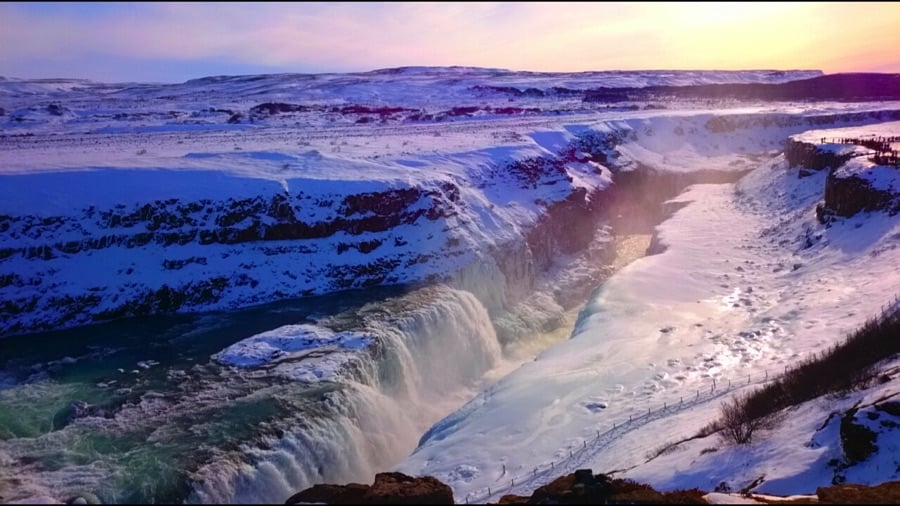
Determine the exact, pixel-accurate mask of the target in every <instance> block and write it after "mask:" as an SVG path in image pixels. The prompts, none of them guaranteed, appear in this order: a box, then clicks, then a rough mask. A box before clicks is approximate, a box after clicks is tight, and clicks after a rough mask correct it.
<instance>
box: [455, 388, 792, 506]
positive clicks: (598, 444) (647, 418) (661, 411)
mask: <svg viewBox="0 0 900 506" xmlns="http://www.w3.org/2000/svg"><path fill="white" fill-rule="evenodd" d="M776 378H777V377H776V376H772V377H769V376H768V374H766V375H764V376H763V377H762V378H761V379H757V380H756V381H752V378H751V382H750V383H742V382H740V383H739V382H729V385H730V386H728V387H725V388H721V387H720V388H718V389H715V390H713V389H710V391H708V392H706V391H699V390H698V393H697V395H696V396H694V397H689V398H688V400H686V401H681V400H680V401H679V402H678V403H677V404H665V405H663V406H660V407H659V408H657V409H655V410H651V411H650V412H648V413H646V414H643V415H640V416H637V417H634V418H631V419H629V420H628V421H626V422H624V423H622V424H620V425H615V426H613V427H612V428H610V429H608V430H606V431H605V432H599V431H598V432H597V437H595V438H594V439H592V440H589V441H585V442H584V446H582V447H581V448H578V449H575V450H572V451H571V453H570V454H569V456H567V457H563V458H562V459H561V460H558V461H553V462H551V463H546V464H541V465H539V466H537V467H535V468H534V471H533V472H532V473H530V474H528V473H526V474H520V475H518V476H513V477H507V476H505V475H502V474H501V476H500V477H498V478H497V480H496V481H498V482H501V481H502V483H500V484H499V485H497V486H495V487H489V488H486V489H482V490H476V491H474V492H470V493H469V494H467V495H466V497H465V499H464V500H465V502H466V504H468V503H486V502H491V501H493V502H496V501H499V500H500V498H501V497H502V496H504V495H506V494H516V495H529V494H531V493H532V492H533V491H534V490H535V489H537V488H538V487H541V486H543V485H546V484H547V483H550V482H551V481H553V480H555V479H556V478H558V477H560V476H565V475H567V474H570V473H573V472H575V471H576V470H578V469H583V468H590V467H591V463H593V462H596V460H597V459H598V457H599V456H600V453H601V452H602V451H603V450H606V449H607V448H609V447H610V446H612V444H613V443H615V442H616V441H617V440H618V439H620V438H621V437H622V436H624V435H625V434H628V433H631V432H634V431H636V430H638V429H640V428H642V427H644V426H645V425H647V424H649V423H651V422H656V421H659V420H664V419H667V418H670V417H672V416H674V415H677V414H679V413H683V412H685V411H688V410H690V409H692V408H696V407H697V406H700V405H704V404H707V403H710V402H712V401H715V400H718V399H722V398H723V397H726V396H728V395H729V394H731V393H733V392H735V391H737V390H739V389H742V388H744V387H746V386H748V385H750V386H759V385H763V384H765V383H768V382H769V381H772V380H774V379H776ZM720 384H721V383H720ZM594 471H595V472H600V471H601V470H598V469H595V470H594ZM507 479H508V480H509V481H508V482H507Z"/></svg>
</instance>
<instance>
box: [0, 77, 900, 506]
mask: <svg viewBox="0 0 900 506" xmlns="http://www.w3.org/2000/svg"><path fill="white" fill-rule="evenodd" d="M830 77H834V76H822V74H821V73H820V72H816V71H746V72H714V71H696V72H682V71H678V72H676V71H672V72H661V71H653V72H650V71H648V72H584V73H572V74H553V73H528V72H512V71H505V70H499V69H480V68H468V67H447V68H431V67H408V68H400V69H387V70H380V71H373V72H368V73H358V74H322V75H302V74H283V75H259V76H218V77H207V78H202V79H196V80H191V81H188V82H185V83H181V84H144V83H124V84H108V83H98V82H91V81H84V80H72V79H45V80H24V79H16V78H0V502H12V503H15V502H20V503H24V502H35V501H39V502H60V501H65V500H66V499H68V498H71V497H75V496H81V497H88V496H92V497H95V498H97V499H98V500H101V501H103V502H155V501H177V502H213V503H216V502H219V503H221V502H284V501H285V499H287V498H288V497H289V496H291V495H292V494H293V493H295V492H297V491H299V490H301V489H303V488H306V487H308V486H311V485H312V484H316V483H343V482H348V481H358V482H364V483H368V482H371V478H372V476H374V474H375V473H376V472H380V471H387V470H399V471H402V472H404V473H407V474H412V475H430V476H434V477H436V478H438V479H440V480H441V481H443V482H445V483H447V484H449V485H450V486H451V487H452V489H453V493H454V496H455V499H456V501H457V502H472V503H478V502H488V501H494V502H495V501H497V500H499V498H500V497H501V496H502V495H505V494H508V493H516V494H523V495H524V494H528V493H530V492H531V491H533V490H534V489H535V488H537V487H539V486H541V485H544V484H546V483H548V482H550V481H551V480H552V479H554V478H556V477H557V476H559V475H562V474H565V473H569V472H572V471H574V470H576V469H582V468H591V469H593V470H594V471H595V472H604V473H611V474H613V475H614V476H616V477H624V478H629V479H634V480H636V481H640V482H644V483H648V484H650V485H652V486H654V487H655V488H657V489H659V490H676V489H685V488H693V487H697V488H700V489H703V490H707V491H712V490H717V491H718V492H720V493H721V494H719V495H715V494H714V495H711V496H709V498H710V500H722V497H724V498H725V500H727V499H728V498H729V497H732V496H727V495H723V494H725V493H727V492H732V491H739V490H752V491H753V492H757V493H762V494H778V495H792V494H812V493H814V492H815V490H816V488H817V487H819V486H826V485H831V484H832V483H836V482H844V481H845V482H847V483H863V484H878V483H882V482H885V481H891V480H900V460H898V457H897V455H900V453H898V451H900V450H898V445H900V431H898V430H897V428H898V427H900V420H897V418H900V411H898V410H897V408H896V403H894V404H890V402H894V401H891V400H890V399H891V398H892V397H893V396H895V395H896V394H897V393H898V392H900V378H898V372H897V371H898V370H900V369H898V367H900V361H898V360H900V359H897V358H894V359H891V360H888V361H887V362H884V363H881V364H880V365H879V366H878V368H879V371H881V372H880V376H881V377H882V378H885V379H884V381H882V382H880V383H878V384H877V385H870V386H868V387H867V388H866V389H864V390H858V391H853V392H850V393H845V394H843V395H834V396H829V397H827V398H825V397H823V398H820V399H815V400H812V401H809V402H806V403H803V404H800V405H797V406H794V407H792V408H790V409H788V410H786V413H784V414H783V416H782V417H781V418H780V419H779V421H778V423H777V424H774V425H772V426H769V427H766V428H765V430H762V431H760V433H759V434H757V435H756V437H754V439H753V442H752V443H751V444H746V445H735V444H731V443H727V442H724V440H723V439H722V438H721V436H720V435H719V434H713V435H707V436H705V437H694V436H695V435H696V434H697V433H698V431H700V430H701V429H702V428H703V427H704V426H706V425H708V424H709V422H711V421H713V420H715V419H716V418H717V417H718V416H719V409H720V406H721V404H722V402H724V401H726V400H727V399H729V398H730V396H732V395H736V394H740V393H743V392H746V391H749V390H752V389H754V388H757V387H759V386H760V385H763V384H766V383H767V382H769V381H771V380H773V379H774V378H777V377H778V375H779V374H781V373H783V372H785V371H787V370H789V369H790V368H791V367H793V366H794V365H795V364H797V363H798V362H799V361H801V360H803V359H805V358H807V357H810V356H813V355H815V354H816V353H819V352H822V351H824V350H826V349H828V348H829V347H830V346H832V345H834V344H836V343H838V342H840V341H841V340H842V339H843V338H844V337H845V336H846V335H848V334H849V333H851V332H853V331H854V330H856V329H857V328H859V327H860V326H862V325H863V324H864V323H865V322H866V321H868V320H870V319H872V318H876V317H881V315H886V317H893V316H891V315H895V314H896V313H897V312H898V311H900V304H898V303H897V299H896V298H897V296H898V295H900V275H898V272H900V247H898V246H900V217H898V213H900V168H898V167H897V165H896V163H894V164H891V163H888V162H887V161H881V162H879V161H873V158H872V153H871V152H870V151H871V150H870V149H868V148H866V147H865V146H861V145H858V144H854V143H851V142H848V141H847V139H851V138H852V139H878V138H882V139H888V141H886V142H887V144H888V145H889V146H892V147H893V149H894V150H897V149H900V100H897V99H900V81H898V79H897V78H896V76H888V77H887V78H885V77H884V76H883V75H882V76H881V77H879V79H893V81H890V80H889V81H885V82H888V84H887V85H884V86H886V87H887V88H886V89H887V91H888V93H887V94H885V95H884V96H873V95H871V94H866V93H862V92H859V93H856V94H855V95H853V96H846V94H844V95H841V93H836V94H835V95H834V96H833V97H832V96H829V95H827V94H824V95H823V92H822V90H823V89H824V88H827V86H825V85H822V86H819V87H817V88H815V89H816V90H818V91H816V93H812V94H811V95H810V96H811V97H812V99H810V98H804V97H803V95H802V94H803V93H807V92H808V90H809V89H810V88H809V86H807V85H805V84H803V83H809V82H822V81H816V80H817V79H828V78H830ZM838 77H840V76H838ZM828 82H834V81H828ZM879 82H882V81H879ZM795 83H800V84H795ZM742 86H743V88H742ZM884 86H882V88H884ZM723 87H724V88H723ZM770 87H771V88H770ZM684 90H700V91H697V92H696V93H695V92H694V91H690V92H686V91H684ZM711 90H714V91H711ZM723 90H724V91H723ZM728 90H739V91H735V92H734V93H733V94H732V95H729V94H728V93H726V91H728ZM767 90H780V91H778V92H777V93H776V92H771V93H772V96H771V97H774V98H771V97H769V98H766V96H765V95H766V93H770V91H767ZM704 94H705V95H704ZM786 97H787V98H786ZM890 139H895V140H893V141H892V140H890ZM888 404H890V406H893V407H892V408H890V407H885V406H886V405H888ZM848 413H849V414H848ZM848 416H849V417H850V418H852V419H853V420H855V421H856V422H857V423H858V424H862V425H864V426H866V427H868V428H869V429H870V430H872V431H874V432H875V434H876V435H877V438H876V440H875V442H874V444H875V445H876V446H877V448H878V451H877V452H875V453H874V454H872V455H870V456H869V457H868V458H866V459H864V460H861V461H859V462H856V461H852V462H851V461H849V460H847V459H846V458H845V454H844V449H843V448H842V442H841V441H842V438H841V419H842V417H843V418H846V417H848Z"/></svg>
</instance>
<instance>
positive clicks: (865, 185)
mask: <svg viewBox="0 0 900 506" xmlns="http://www.w3.org/2000/svg"><path fill="white" fill-rule="evenodd" d="M837 174H838V173H837V172H836V171H831V173H829V174H828V177H827V178H826V179H825V204H824V208H825V209H823V210H822V211H820V212H819V213H818V214H819V221H822V222H825V221H827V220H826V219H825V216H827V215H828V214H835V215H837V216H845V217H848V216H853V215H854V214H856V213H858V212H860V211H887V212H888V213H890V214H891V215H892V216H893V215H894V214H897V213H898V212H900V193H896V192H890V191H887V190H879V189H876V188H873V187H872V185H871V184H870V183H869V182H868V181H866V180H865V179H863V178H862V177H859V176H856V175H850V176H846V177H839V176H838V175H837ZM898 191H900V189H898Z"/></svg>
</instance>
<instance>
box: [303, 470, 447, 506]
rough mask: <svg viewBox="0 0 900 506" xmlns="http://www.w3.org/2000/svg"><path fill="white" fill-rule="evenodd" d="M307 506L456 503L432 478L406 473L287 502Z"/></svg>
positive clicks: (318, 488)
mask: <svg viewBox="0 0 900 506" xmlns="http://www.w3.org/2000/svg"><path fill="white" fill-rule="evenodd" d="M304 503H325V504H453V491H452V490H451V489H450V487H448V486H447V485H445V484H444V483H441V482H440V480H438V479H437V478H433V477H431V476H423V477H419V478H413V477H412V476H407V475H405V474H403V473H378V474H377V475H375V483H373V484H372V485H363V484H361V483H350V484H348V485H315V486H313V487H311V488H308V489H306V490H304V491H302V492H300V493H297V494H294V495H293V496H291V497H290V498H289V499H288V500H287V501H286V502H285V504H304Z"/></svg>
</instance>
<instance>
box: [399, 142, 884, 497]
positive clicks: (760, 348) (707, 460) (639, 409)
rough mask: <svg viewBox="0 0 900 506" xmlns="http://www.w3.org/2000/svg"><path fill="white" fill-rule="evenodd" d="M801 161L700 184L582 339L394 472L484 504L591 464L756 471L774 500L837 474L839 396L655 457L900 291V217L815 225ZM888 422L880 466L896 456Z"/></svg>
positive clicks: (710, 473)
mask: <svg viewBox="0 0 900 506" xmlns="http://www.w3.org/2000/svg"><path fill="white" fill-rule="evenodd" d="M817 136H818V137H821V135H818V134H817ZM713 163H714V162H713ZM797 171H798V169H787V167H786V164H785V162H784V160H783V157H782V156H781V155H779V156H776V157H775V158H772V159H770V160H768V161H766V162H763V163H761V164H760V165H759V167H757V168H756V169H755V170H754V171H753V172H751V173H750V174H749V175H748V176H746V177H745V178H744V179H743V180H741V181H740V182H739V183H737V184H736V185H716V186H711V185H699V186H694V187H691V188H689V189H688V190H687V191H686V192H685V193H684V194H682V195H681V196H679V197H678V199H677V200H678V201H684V202H689V204H688V205H687V206H686V207H684V208H683V209H681V210H680V211H678V212H677V213H676V214H675V215H674V216H673V218H671V219H670V220H668V221H666V222H664V223H663V224H662V225H661V226H659V227H658V232H659V236H660V239H661V241H662V243H663V244H665V245H666V246H667V249H666V250H665V251H664V252H663V253H661V254H658V255H654V256H650V257H646V258H643V259H641V260H638V261H636V262H634V263H632V264H631V265H629V266H628V267H626V268H625V269H623V270H622V271H620V272H619V273H617V274H616V275H614V276H613V277H612V278H611V279H610V280H608V281H607V282H606V283H604V285H603V286H602V287H601V288H600V289H599V290H598V291H597V293H596V294H595V296H594V297H593V299H592V300H591V301H590V302H589V303H588V305H587V307H586V308H585V309H584V311H583V312H582V315H581V317H580V319H579V322H578V324H577V325H576V329H575V331H574V333H573V335H572V338H571V339H570V340H569V341H567V342H565V343H563V344H560V345H557V346H555V347H553V348H552V349H549V350H547V351H545V352H544V353H542V354H541V355H539V356H538V357H537V358H536V359H535V360H534V361H533V362H531V363H528V364H525V365H523V366H522V367H521V368H520V369H519V370H517V371H515V372H513V373H512V374H510V375H508V376H507V377H505V378H503V379H502V380H501V381H499V382H497V383H496V384H495V385H493V386H492V387H491V388H489V389H487V390H486V391H484V392H482V393H481V394H480V395H479V396H478V397H476V398H475V399H474V400H472V401H471V402H469V403H468V404H467V405H466V406H464V407H463V408H461V409H460V410H459V411H457V412H456V413H454V414H453V415H450V416H449V417H447V418H446V419H444V420H443V421H442V422H440V423H438V424H437V425H435V426H434V427H433V428H432V429H431V430H430V431H429V432H428V433H427V434H426V435H425V436H424V437H423V439H422V442H421V443H420V446H419V448H418V449H417V450H416V452H414V453H413V455H411V456H410V457H409V459H407V461H406V462H404V463H403V464H402V465H401V466H399V469H400V470H402V471H405V472H411V473H414V474H430V475H434V476H437V477H438V478H439V479H442V480H445V481H447V482H448V483H450V484H451V486H452V487H453V489H454V492H455V494H456V497H457V499H459V500H465V499H466V498H467V497H468V498H469V500H472V501H484V500H486V499H489V498H490V499H493V500H496V499H498V498H499V496H500V495H502V494H505V493H509V492H513V493H520V494H521V493H527V492H530V491H531V490H533V489H534V488H536V487H537V486H539V485H541V484H543V483H545V482H547V481H549V480H550V479H552V478H553V477H555V476H558V475H560V474H564V473H566V472H571V471H573V470H574V469H577V468H583V467H590V468H593V469H594V470H595V472H610V471H618V472H619V473H620V475H621V476H624V477H628V478H633V479H636V480H639V481H644V482H647V483H650V484H651V485H653V486H655V487H658V488H660V489H666V490H668V489H675V488H691V487H699V488H701V489H705V490H712V489H714V488H715V487H716V486H717V485H718V484H719V483H720V482H722V481H726V482H727V483H728V484H729V486H731V488H732V489H735V490H737V489H740V488H742V487H744V486H747V485H749V484H750V483H751V482H752V481H753V480H754V479H756V478H758V477H760V476H763V477H764V481H763V483H762V485H761V486H760V487H758V488H757V490H758V491H762V492H769V493H779V494H797V493H812V492H814V491H815V488H816V487H817V486H820V485H827V484H830V483H831V479H832V477H833V469H832V468H829V467H828V466H826V465H825V464H826V462H827V461H828V460H829V459H831V458H833V457H834V456H835V455H837V454H839V452H840V449H839V448H838V447H836V445H837V444H838V441H839V438H836V437H834V434H830V436H831V437H823V436H821V434H820V435H816V429H817V428H818V426H819V425H821V424H822V423H823V422H824V421H825V419H827V418H828V413H830V412H831V411H832V410H835V409H837V406H835V405H832V403H833V402H832V401H819V402H814V403H809V404H808V405H804V406H802V407H801V408H800V410H799V411H798V413H797V414H796V415H792V416H791V417H790V418H789V422H787V425H786V426H783V427H781V428H780V429H776V430H773V431H772V432H771V433H770V434H768V435H767V436H766V437H765V438H764V439H762V440H761V441H760V442H759V443H758V444H755V445H753V446H751V447H749V448H730V447H722V445H721V443H720V442H718V441H715V440H700V441H695V442H692V443H691V445H689V446H687V449H682V448H677V449H676V451H673V452H672V453H671V454H669V455H664V456H663V457H659V458H657V459H654V460H652V461H651V462H650V463H647V464H645V461H646V460H647V459H648V454H651V453H652V452H653V451H654V450H659V449H661V448H662V447H664V445H665V444H666V443H667V442H672V441H677V440H681V439H684V438H687V437H690V436H692V435H694V434H695V433H696V432H697V431H698V430H699V429H700V428H702V427H703V426H704V425H706V424H707V423H708V422H710V421H711V420H713V419H714V418H715V417H716V416H717V409H718V406H719V404H720V402H719V401H721V400H724V399H725V398H726V397H725V395H726V391H734V390H736V389H738V388H739V386H741V385H746V384H747V383H748V382H749V383H753V384H756V383H759V382H762V381H764V380H765V379H766V378H767V377H769V376H771V375H774V374H777V373H779V372H781V371H783V370H784V368H785V367H787V366H790V365H791V364H792V363H794V362H795V361H796V360H797V359H799V358H801V357H805V356H807V355H808V354H810V353H813V352H816V351H819V350H822V349H824V348H825V347H827V346H829V345H830V344H832V343H834V342H836V341H838V340H839V339H840V338H841V337H843V336H844V335H845V334H846V333H847V332H849V331H851V330H853V329H854V328H856V327H857V326H859V325H860V324H861V323H863V322H864V321H865V320H866V319H868V318H871V317H873V316H875V315H876V314H878V313H879V312H880V310H881V309H882V306H883V305H884V304H885V303H888V302H890V301H892V300H893V299H894V297H895V296H896V295H897V292H898V291H900V290H898V287H900V284H898V277H897V273H898V269H900V247H898V246H900V220H898V218H897V217H896V216H893V217H892V216H888V215H886V214H882V213H872V214H868V213H862V214H858V215H856V216H854V217H853V218H849V219H845V220H842V221H839V222H836V223H835V224H834V225H833V226H831V227H830V228H825V227H824V226H823V225H821V224H819V223H818V222H817V221H816V219H815V204H816V203H817V202H818V201H819V200H820V199H821V198H822V189H823V187H824V179H825V176H826V174H825V171H822V172H819V173H816V174H814V175H813V176H810V177H806V178H803V179H800V178H798V176H797ZM714 381H715V383H714ZM896 389H897V387H896V382H891V383H889V384H887V385H884V386H881V387H878V388H876V389H875V390H874V391H873V392H871V394H867V395H869V396H870V397H877V396H884V395H890V394H892V393H893V392H895V391H896ZM854 401H855V399H845V400H842V401H840V402H841V403H842V405H843V404H847V407H849V405H851V404H852V403H853V402H854ZM648 410H649V411H648ZM834 423H836V422H833V423H832V425H834ZM829 430H833V427H832V429H829ZM889 432H890V434H888V435H885V436H883V437H885V438H887V439H888V440H887V441H886V442H885V444H884V446H882V445H881V444H879V446H882V448H883V451H884V454H880V456H879V458H878V459H876V460H878V461H879V462H880V459H888V460H891V459H892V458H893V456H892V455H893V453H892V452H891V450H890V449H891V448H893V445H895V443H893V442H891V441H893V439H892V438H896V434H895V432H896V431H889ZM814 436H815V437H814ZM811 440H814V441H816V443H815V444H810V441H811ZM708 447H711V450H707V451H705V452H704V451H703V450H704V449H706V448H708ZM551 461H554V463H553V465H552V469H551V465H550V462H551ZM881 464H883V465H881ZM881 464H879V463H877V462H876V463H868V462H867V463H866V464H865V466H863V465H860V466H861V467H860V468H859V469H857V470H851V471H850V472H848V476H847V478H848V481H851V482H853V481H856V480H861V481H862V482H864V483H877V482H880V481H884V480H889V479H897V478H898V476H897V474H896V466H895V465H893V464H890V463H889V462H883V463H881ZM873 466H874V468H873ZM873 469H874V470H873ZM489 488H490V493H489V492H488V489H489Z"/></svg>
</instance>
